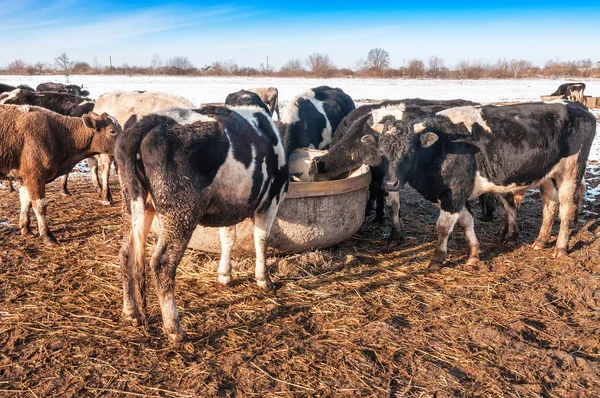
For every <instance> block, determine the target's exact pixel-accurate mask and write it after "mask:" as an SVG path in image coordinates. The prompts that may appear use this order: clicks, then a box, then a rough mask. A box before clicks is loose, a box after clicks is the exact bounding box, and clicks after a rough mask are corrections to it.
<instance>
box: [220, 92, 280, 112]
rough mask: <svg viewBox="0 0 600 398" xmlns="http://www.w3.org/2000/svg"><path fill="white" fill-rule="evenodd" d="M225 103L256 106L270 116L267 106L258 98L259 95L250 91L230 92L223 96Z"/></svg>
mask: <svg viewBox="0 0 600 398" xmlns="http://www.w3.org/2000/svg"><path fill="white" fill-rule="evenodd" d="M225 105H228V106H258V107H261V108H262V109H264V111H265V112H266V113H267V114H268V115H269V116H271V111H270V110H269V107H268V106H267V105H266V104H265V103H264V102H263V101H262V100H261V99H260V96H259V95H258V94H256V93H253V92H252V91H246V90H240V91H237V92H235V93H231V94H229V95H228V96H227V98H225Z"/></svg>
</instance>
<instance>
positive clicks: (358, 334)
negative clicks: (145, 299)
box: [0, 177, 600, 397]
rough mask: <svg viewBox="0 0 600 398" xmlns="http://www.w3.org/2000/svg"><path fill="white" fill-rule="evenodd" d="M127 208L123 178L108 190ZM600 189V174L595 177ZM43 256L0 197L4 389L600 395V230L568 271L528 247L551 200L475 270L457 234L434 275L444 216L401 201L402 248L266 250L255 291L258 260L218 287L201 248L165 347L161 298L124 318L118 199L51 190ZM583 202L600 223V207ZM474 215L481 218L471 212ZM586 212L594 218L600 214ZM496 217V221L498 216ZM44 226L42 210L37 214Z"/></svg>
mask: <svg viewBox="0 0 600 398" xmlns="http://www.w3.org/2000/svg"><path fill="white" fill-rule="evenodd" d="M111 184H112V187H113V188H114V190H115V192H114V193H115V194H114V196H115V199H116V200H120V192H119V190H118V184H117V181H116V179H114V177H113V180H112V181H111ZM594 184H595V185H597V184H598V181H597V180H596V182H595V183H594ZM49 189H50V193H49V195H48V196H49V199H51V200H52V201H53V202H54V203H52V204H51V205H50V210H49V220H50V226H51V228H52V229H53V231H55V233H56V236H57V238H58V239H59V240H60V241H61V245H60V246H58V247H57V248H54V249H46V248H45V247H44V246H43V245H42V243H41V241H40V240H39V239H37V238H23V237H21V236H20V235H19V229H18V206H19V199H18V195H17V194H15V193H8V192H7V190H6V189H0V225H2V226H0V396H7V397H8V396H10V397H14V396H23V397H49V396H60V397H70V396H76V397H82V396H84V397H88V396H89V397H117V396H131V397H146V396H148V397H151V396H167V397H203V396H231V397H233V396H237V397H248V396H260V397H264V396H319V397H321V396H330V397H343V396H377V397H382V396H383V397H385V396H393V397H395V396H398V397H400V396H421V397H431V396H436V397H452V396H489V397H497V396H509V397H529V396H532V397H534V396H543V397H575V396H580V397H584V396H585V397H591V396H598V394H599V392H600V283H599V282H600V281H599V278H600V221H599V220H598V219H597V215H592V214H591V213H584V216H583V218H582V220H581V221H580V223H579V226H578V228H579V230H578V231H579V232H578V233H577V234H576V235H574V236H573V238H572V239H571V245H570V246H571V254H570V259H571V261H569V262H559V261H554V260H553V259H552V257H551V255H552V250H551V249H546V250H543V251H540V252H534V251H532V250H531V249H530V248H529V244H531V243H532V242H533V240H534V238H535V236H536V234H537V231H538V228H539V225H540V221H541V214H540V213H541V204H540V200H539V194H537V193H533V194H532V195H530V196H528V197H527V198H526V200H525V202H524V204H523V207H522V208H521V210H520V213H519V217H520V218H519V224H520V227H521V230H522V238H523V245H522V246H520V247H518V248H504V247H502V246H501V245H499V244H497V243H496V242H495V241H494V232H495V231H496V229H497V228H498V219H496V221H495V222H494V223H481V222H477V225H476V231H477V233H478V236H479V238H480V242H481V246H482V249H483V250H484V253H483V255H482V260H483V261H482V263H481V265H480V266H479V267H478V268H477V269H474V268H472V267H467V266H465V265H464V261H465V260H466V256H467V250H466V243H465V241H464V237H463V234H462V231H461V230H460V229H459V228H457V230H456V231H455V232H454V234H453V237H452V240H451V242H450V243H449V259H450V260H451V263H450V264H449V266H448V267H446V268H444V269H442V270H441V271H437V272H428V271H427V269H426V264H427V260H428V257H429V255H430V252H431V250H432V241H433V239H434V225H435V221H436V217H437V210H436V209H435V208H434V207H432V206H431V205H430V204H428V203H427V202H425V201H424V200H423V199H422V198H421V197H420V196H419V195H418V194H416V193H415V192H414V191H412V190H405V192H403V196H402V198H403V199H402V200H403V203H402V209H403V219H404V221H405V226H406V230H407V231H408V239H407V241H406V243H405V244H403V245H401V246H400V247H399V248H398V249H396V250H394V251H391V252H388V251H386V246H385V244H384V242H383V241H382V240H381V238H382V237H383V236H385V234H386V232H388V231H389V224H386V225H373V224H370V223H366V224H365V226H364V227H363V228H362V229H361V230H360V231H359V232H358V233H357V234H356V235H355V236H354V237H353V238H352V239H350V240H348V241H346V242H344V243H343V244H341V245H339V246H336V247H333V248H331V249H329V250H322V251H315V252H310V253H305V254H302V255H295V256H289V257H281V258H274V257H270V258H269V265H270V269H271V270H272V275H273V278H274V280H276V281H278V282H280V284H281V287H280V288H279V289H278V290H277V291H276V292H273V293H265V292H263V291H261V290H260V289H259V288H258V287H257V286H256V285H255V284H254V280H253V276H252V275H253V265H252V261H253V260H252V259H237V261H236V262H235V263H234V264H235V265H234V278H236V279H237V281H238V283H236V284H235V286H233V287H231V288H223V287H221V286H220V285H218V284H217V283H216V278H217V275H216V268H217V266H218V257H216V256H214V255H207V254H204V253H201V252H193V251H191V250H189V251H188V252H187V253H186V256H185V258H184V260H183V262H182V263H181V266H180V268H179V272H178V275H177V283H178V285H177V299H178V306H179V308H180V309H181V315H182V324H183V327H184V328H185V329H186V331H187V332H188V335H189V336H190V338H191V341H190V342H189V343H186V344H184V345H182V346H181V347H178V348H173V347H170V346H169V344H168V342H167V339H166V338H165V337H164V336H163V334H162V331H161V327H160V325H161V319H160V312H159V309H158V304H157V300H156V296H155V295H154V292H153V291H152V292H150V296H149V297H150V302H149V315H150V319H149V323H150V325H149V328H148V330H144V329H142V328H134V327H125V326H122V325H121V324H120V322H119V321H120V312H121V305H122V300H121V282H120V272H119V268H118V266H117V251H118V248H119V246H120V239H121V236H120V220H121V216H120V205H115V206H110V207H105V206H102V205H100V203H99V200H98V198H97V196H96V193H95V192H94V191H93V188H92V186H91V184H89V182H88V181H87V180H84V179H82V178H79V179H77V178H75V179H73V180H72V182H71V185H70V189H71V192H73V196H72V197H70V198H62V197H60V196H59V195H58V193H57V184H56V183H53V184H51V185H50V186H49ZM585 210H587V211H593V212H595V213H596V214H598V213H600V203H595V204H594V205H591V204H590V203H587V204H586V208H585ZM474 211H475V212H476V213H478V211H479V209H478V207H477V206H475V207H474ZM590 217H595V219H592V218H590ZM497 218H498V217H497ZM34 219H35V218H34Z"/></svg>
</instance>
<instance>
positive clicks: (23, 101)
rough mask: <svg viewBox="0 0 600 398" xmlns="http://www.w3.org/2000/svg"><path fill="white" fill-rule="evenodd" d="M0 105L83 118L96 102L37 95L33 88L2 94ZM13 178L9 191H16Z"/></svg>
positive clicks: (52, 95) (66, 94) (62, 95)
mask: <svg viewBox="0 0 600 398" xmlns="http://www.w3.org/2000/svg"><path fill="white" fill-rule="evenodd" d="M0 104H4V105H34V106H39V107H42V108H45V109H48V110H51V111H53V112H56V113H59V114H61V115H64V116H75V117H81V116H83V115H85V114H87V113H89V112H91V111H92V109H93V108H94V102H93V101H88V100H86V99H85V98H82V97H77V96H74V95H71V94H68V93H58V92H47V93H37V92H35V91H33V90H32V89H31V88H29V89H27V88H15V89H14V90H12V91H8V92H5V93H3V94H0ZM66 176H67V175H66V174H65V176H63V179H62V182H63V184H62V185H63V189H62V192H63V194H64V195H68V194H69V192H68V191H67V187H66ZM12 180H13V178H12V177H10V176H9V177H8V186H9V190H10V191H11V192H12V191H14V188H13V185H12Z"/></svg>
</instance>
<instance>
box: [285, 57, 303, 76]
mask: <svg viewBox="0 0 600 398" xmlns="http://www.w3.org/2000/svg"><path fill="white" fill-rule="evenodd" d="M305 70H306V69H304V65H303V64H302V61H301V60H299V59H291V60H289V61H287V62H286V63H285V64H284V65H283V66H282V67H281V69H280V71H281V72H283V73H298V72H304V71H305Z"/></svg>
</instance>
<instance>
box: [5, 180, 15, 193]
mask: <svg viewBox="0 0 600 398" xmlns="http://www.w3.org/2000/svg"><path fill="white" fill-rule="evenodd" d="M6 182H7V184H8V192H15V191H16V189H15V186H14V185H13V182H14V179H13V178H12V177H8V179H7V180H6Z"/></svg>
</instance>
